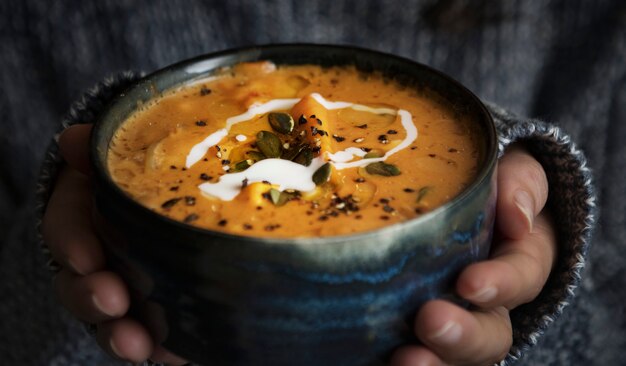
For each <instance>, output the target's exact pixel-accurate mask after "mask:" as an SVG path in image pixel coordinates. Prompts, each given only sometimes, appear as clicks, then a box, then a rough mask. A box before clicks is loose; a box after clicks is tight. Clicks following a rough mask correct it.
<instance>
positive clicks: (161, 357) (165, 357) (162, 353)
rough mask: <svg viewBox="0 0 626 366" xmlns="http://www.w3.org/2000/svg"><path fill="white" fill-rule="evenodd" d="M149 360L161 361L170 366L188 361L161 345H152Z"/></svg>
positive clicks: (179, 365) (180, 365) (177, 365)
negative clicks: (152, 349)
mask: <svg viewBox="0 0 626 366" xmlns="http://www.w3.org/2000/svg"><path fill="white" fill-rule="evenodd" d="M150 360H151V361H153V362H158V363H163V364H166V365H171V366H182V365H185V364H187V363H189V361H187V360H185V359H184V358H181V357H179V356H176V355H175V354H173V353H172V352H170V351H168V350H166V349H165V348H163V347H161V346H155V347H154V351H153V352H152V355H151V356H150Z"/></svg>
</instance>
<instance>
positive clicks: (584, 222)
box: [36, 72, 595, 366]
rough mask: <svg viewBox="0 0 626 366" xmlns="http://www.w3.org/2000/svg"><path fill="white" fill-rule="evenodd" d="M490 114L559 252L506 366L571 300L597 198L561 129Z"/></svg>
mask: <svg viewBox="0 0 626 366" xmlns="http://www.w3.org/2000/svg"><path fill="white" fill-rule="evenodd" d="M137 75H138V74H137V73H132V72H127V73H123V74H120V75H118V76H116V77H111V78H107V79H106V80H105V81H103V82H101V83H99V84H98V85H96V86H95V87H93V88H92V89H90V90H89V91H88V92H87V93H85V94H84V95H83V97H82V98H81V99H80V101H78V102H76V103H74V105H73V106H72V107H71V108H70V111H69V113H68V115H67V117H66V118H64V119H63V123H62V126H63V128H66V127H68V126H70V125H74V124H79V123H86V122H89V121H93V120H94V118H95V116H97V115H98V113H100V111H101V110H102V108H103V106H105V105H106V104H107V101H109V100H110V98H112V97H113V96H115V95H116V92H120V90H123V87H124V86H127V85H128V84H129V83H131V82H132V81H134V80H136V79H137ZM490 110H491V113H492V115H493V117H494V121H495V123H496V127H497V129H498V143H499V144H498V149H499V154H500V156H502V155H503V154H504V152H505V150H506V147H507V146H508V145H510V144H511V143H514V142H516V141H521V142H523V143H524V144H525V146H527V147H528V148H529V150H530V151H531V153H533V154H535V156H537V158H538V159H539V160H540V162H541V163H542V165H543V167H544V170H545V171H546V174H547V177H548V181H549V185H550V190H551V192H553V193H552V194H551V195H550V197H549V200H548V204H547V205H548V207H549V208H550V209H551V211H552V212H553V213H554V216H555V218H556V219H555V224H556V227H557V231H558V238H559V252H560V255H559V260H558V262H557V264H556V266H555V269H554V270H553V272H552V274H551V277H550V280H549V281H548V283H547V284H546V286H545V287H544V290H543V291H542V293H541V294H540V296H539V297H538V298H537V299H536V300H535V301H533V302H532V303H530V304H526V305H524V306H522V307H520V308H518V309H516V310H514V311H513V312H512V314H511V316H512V323H513V326H514V332H513V347H512V348H511V351H510V352H509V355H508V357H507V358H506V359H505V360H504V361H502V363H501V365H503V366H504V365H509V364H511V363H512V362H513V361H516V360H518V359H519V358H520V357H521V356H522V354H523V353H524V352H525V351H526V350H527V349H528V348H529V347H530V346H532V345H535V344H536V343H537V340H538V338H539V337H540V336H541V335H542V334H543V332H544V331H545V329H546V328H547V327H548V326H549V325H550V324H551V323H552V322H553V321H554V320H555V319H556V318H557V317H558V316H560V314H561V313H562V311H563V308H564V307H565V306H567V305H568V302H569V301H570V299H571V298H572V297H573V295H574V290H575V288H576V287H577V285H578V282H579V280H580V270H581V269H582V268H583V267H584V263H585V256H586V253H587V248H588V245H589V240H590V231H591V228H592V227H593V225H594V222H595V194H594V192H593V187H592V184H591V173H590V171H589V169H588V168H587V166H586V159H585V157H584V155H583V153H582V152H581V151H580V150H578V148H577V147H576V146H575V145H574V144H573V143H572V142H571V139H570V137H569V136H568V135H567V134H565V133H564V132H563V131H562V130H561V129H560V128H558V127H556V126H553V125H549V124H546V123H543V122H541V121H537V120H525V119H521V118H518V117H515V116H513V115H511V114H509V113H508V112H506V111H505V110H503V109H501V108H499V107H497V106H495V105H491V106H490ZM56 141H57V139H55V141H54V142H53V143H52V145H51V147H50V148H49V150H48V153H47V158H46V159H45V161H44V164H43V169H42V172H41V175H40V180H39V184H38V188H37V192H38V197H37V201H36V203H37V212H38V217H37V219H38V222H37V226H39V225H40V218H41V217H42V216H43V213H44V212H45V207H46V203H47V200H48V197H49V194H50V192H51V190H52V189H53V187H54V178H55V176H56V175H57V172H58V170H59V168H60V167H61V166H62V159H61V157H60V156H59V154H58V147H57V144H56ZM41 247H42V248H43V251H44V256H45V257H46V261H47V263H48V264H49V268H50V269H51V270H52V271H53V272H54V271H56V270H57V268H58V266H57V264H56V263H54V261H53V260H52V259H51V257H50V254H49V252H48V251H47V248H46V247H45V245H44V244H43V243H42V245H41Z"/></svg>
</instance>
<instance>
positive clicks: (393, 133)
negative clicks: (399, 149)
mask: <svg viewBox="0 0 626 366" xmlns="http://www.w3.org/2000/svg"><path fill="white" fill-rule="evenodd" d="M387 134H388V135H397V134H398V131H396V130H389V131H387Z"/></svg>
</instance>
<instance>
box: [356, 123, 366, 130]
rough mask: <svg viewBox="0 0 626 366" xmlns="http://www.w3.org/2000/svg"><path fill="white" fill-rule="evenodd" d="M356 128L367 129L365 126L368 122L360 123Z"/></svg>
mask: <svg viewBox="0 0 626 366" xmlns="http://www.w3.org/2000/svg"><path fill="white" fill-rule="evenodd" d="M356 128H361V129H365V128H367V123H364V124H362V125H358V126H356Z"/></svg>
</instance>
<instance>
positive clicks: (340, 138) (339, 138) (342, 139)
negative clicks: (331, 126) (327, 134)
mask: <svg viewBox="0 0 626 366" xmlns="http://www.w3.org/2000/svg"><path fill="white" fill-rule="evenodd" d="M333 138H334V139H335V141H337V142H342V141H344V140H345V139H346V138H345V137H341V136H337V135H333Z"/></svg>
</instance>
